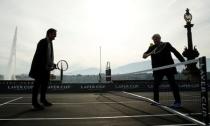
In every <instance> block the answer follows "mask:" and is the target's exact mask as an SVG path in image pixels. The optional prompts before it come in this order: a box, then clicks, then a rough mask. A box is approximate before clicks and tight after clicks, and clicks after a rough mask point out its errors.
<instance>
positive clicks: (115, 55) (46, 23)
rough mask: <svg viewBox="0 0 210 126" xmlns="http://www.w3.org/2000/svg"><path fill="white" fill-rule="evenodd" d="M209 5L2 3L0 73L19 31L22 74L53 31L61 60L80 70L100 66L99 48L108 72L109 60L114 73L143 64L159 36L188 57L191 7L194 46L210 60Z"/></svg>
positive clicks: (84, 0)
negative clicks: (186, 16) (186, 17)
mask: <svg viewBox="0 0 210 126" xmlns="http://www.w3.org/2000/svg"><path fill="white" fill-rule="evenodd" d="M209 5H210V2H209V1H203V0H194V1H193V2H192V1H191V0H186V1H178V0H158V1H157V0H60V1H57V0H44V1H41V0H36V1H33V0H21V1H15V0H1V1H0V15H4V16H1V17H0V27H1V29H0V34H1V35H2V37H1V40H0V57H2V58H1V60H0V65H1V66H0V68H3V66H5V65H6V64H7V59H6V58H8V56H9V53H10V48H11V43H12V37H13V34H14V29H15V26H18V38H17V51H18V52H17V63H18V64H17V67H18V68H17V71H18V72H19V73H23V72H27V71H28V69H29V68H30V63H31V60H32V58H33V55H34V51H35V49H36V45H37V43H38V41H39V40H40V39H42V38H44V37H45V34H46V30H47V29H48V28H50V27H54V28H56V29H57V30H58V36H57V38H56V40H55V41H54V49H55V60H56V61H58V60H60V59H65V60H68V61H69V63H70V65H71V67H72V69H74V70H79V69H80V68H82V69H84V68H89V67H99V46H102V64H103V67H104V66H105V64H106V61H110V62H111V65H112V67H113V68H116V67H118V66H122V65H124V64H128V63H131V62H136V61H142V60H143V59H142V58H141V55H142V53H143V52H144V51H145V50H146V49H147V48H148V45H149V43H150V42H152V41H151V36H152V34H154V33H160V34H161V35H162V38H163V41H170V42H171V43H172V44H173V45H174V46H175V47H176V48H177V49H178V50H179V51H180V52H182V51H183V48H184V46H186V45H187V36H186V29H185V28H184V27H183V26H184V25H185V21H184V19H183V15H184V13H185V10H186V8H187V7H188V8H190V12H191V13H192V15H193V20H192V22H193V23H194V24H195V26H194V27H193V29H192V34H193V42H194V44H195V45H197V47H198V49H199V51H200V53H201V55H205V56H207V57H210V52H209V50H208V48H206V47H207V46H208V41H209V40H208V36H209V32H210V23H209V22H210V18H209V16H208V15H209V12H210V8H209ZM22 64H23V65H22ZM2 71H5V70H4V69H1V71H0V72H2Z"/></svg>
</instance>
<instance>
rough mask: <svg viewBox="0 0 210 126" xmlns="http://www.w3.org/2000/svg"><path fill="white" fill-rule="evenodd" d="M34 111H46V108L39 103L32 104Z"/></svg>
mask: <svg viewBox="0 0 210 126" xmlns="http://www.w3.org/2000/svg"><path fill="white" fill-rule="evenodd" d="M32 109H33V110H44V107H43V106H42V105H40V104H38V103H36V104H32Z"/></svg>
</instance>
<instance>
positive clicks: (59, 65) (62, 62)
mask: <svg viewBox="0 0 210 126" xmlns="http://www.w3.org/2000/svg"><path fill="white" fill-rule="evenodd" d="M56 67H57V69H59V70H62V71H66V70H68V67H69V66H68V63H67V61H66V60H60V61H58V63H57V64H56Z"/></svg>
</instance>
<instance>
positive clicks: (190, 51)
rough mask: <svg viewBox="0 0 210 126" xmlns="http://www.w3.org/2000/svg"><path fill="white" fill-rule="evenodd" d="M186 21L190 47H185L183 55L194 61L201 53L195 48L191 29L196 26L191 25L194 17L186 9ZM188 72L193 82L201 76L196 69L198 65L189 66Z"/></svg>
mask: <svg viewBox="0 0 210 126" xmlns="http://www.w3.org/2000/svg"><path fill="white" fill-rule="evenodd" d="M184 19H185V21H186V25H185V26H184V27H185V28H186V29H187V40H188V47H185V49H184V51H183V53H182V55H183V56H184V57H186V58H187V60H193V59H195V58H196V57H198V56H199V52H198V50H197V49H196V47H195V46H194V48H193V42H192V32H191V28H192V27H193V26H194V24H191V20H192V15H191V14H190V12H189V9H188V8H187V9H186V13H185V14H184ZM186 71H187V74H190V75H191V77H190V79H191V80H192V79H196V77H197V75H198V74H199V70H198V68H197V67H196V63H194V64H189V65H187V68H186Z"/></svg>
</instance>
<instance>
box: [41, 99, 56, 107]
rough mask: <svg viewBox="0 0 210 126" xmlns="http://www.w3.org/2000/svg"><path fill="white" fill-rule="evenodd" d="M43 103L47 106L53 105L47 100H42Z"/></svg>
mask: <svg viewBox="0 0 210 126" xmlns="http://www.w3.org/2000/svg"><path fill="white" fill-rule="evenodd" d="M41 103H42V104H43V105H44V106H47V107H49V106H52V105H53V104H52V103H50V102H48V101H47V100H44V101H41Z"/></svg>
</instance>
